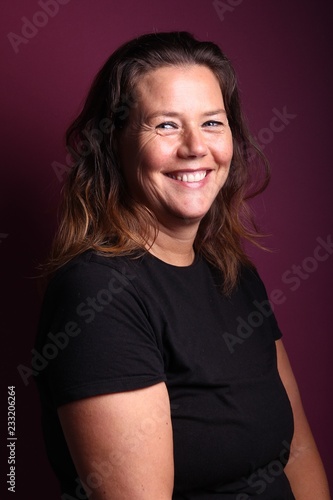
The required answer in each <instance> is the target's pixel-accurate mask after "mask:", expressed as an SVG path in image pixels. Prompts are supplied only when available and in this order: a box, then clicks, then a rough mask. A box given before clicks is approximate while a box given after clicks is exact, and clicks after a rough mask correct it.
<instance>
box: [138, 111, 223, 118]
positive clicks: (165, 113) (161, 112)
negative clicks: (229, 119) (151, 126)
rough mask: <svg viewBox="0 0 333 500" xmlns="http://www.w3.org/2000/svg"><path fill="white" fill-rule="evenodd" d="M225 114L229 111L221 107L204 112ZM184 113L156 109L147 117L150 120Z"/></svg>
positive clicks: (206, 114) (213, 114)
mask: <svg viewBox="0 0 333 500" xmlns="http://www.w3.org/2000/svg"><path fill="white" fill-rule="evenodd" d="M221 113H222V114H223V115H225V116H227V112H226V110H225V109H223V108H221V109H215V110H212V111H206V112H205V113H203V116H216V115H219V114H221ZM181 115H182V113H177V112H176V111H163V110H162V111H156V112H155V113H150V114H149V115H148V116H147V119H148V120H151V119H152V118H157V117H159V116H161V117H162V116H166V117H170V118H178V117H180V116H181Z"/></svg>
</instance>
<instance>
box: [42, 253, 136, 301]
mask: <svg viewBox="0 0 333 500" xmlns="http://www.w3.org/2000/svg"><path fill="white" fill-rule="evenodd" d="M134 262H135V261H134V259H130V258H128V257H122V256H116V257H114V256H106V255H102V254H98V253H96V252H94V251H87V252H84V253H83V254H81V255H78V256H77V257H75V258H74V259H72V260H71V261H70V262H68V263H67V264H65V265H64V266H63V267H62V268H61V269H59V270H58V271H57V272H56V274H55V275H54V276H53V277H52V279H51V280H50V282H49V285H48V293H51V292H56V291H57V292H59V291H61V292H65V291H67V292H69V291H71V290H73V289H74V290H76V291H78V290H89V289H91V290H93V289H94V288H96V287H97V288H101V287H103V286H107V287H111V288H112V287H114V286H116V284H117V282H119V283H122V284H123V285H124V284H125V283H126V284H128V283H130V282H131V281H133V280H134V278H135V264H133V263H134Z"/></svg>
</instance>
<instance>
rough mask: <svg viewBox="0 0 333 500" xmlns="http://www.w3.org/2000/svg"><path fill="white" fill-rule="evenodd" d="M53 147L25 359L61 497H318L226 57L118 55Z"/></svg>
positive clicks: (146, 46) (147, 50)
mask: <svg viewBox="0 0 333 500" xmlns="http://www.w3.org/2000/svg"><path fill="white" fill-rule="evenodd" d="M67 140H68V147H69V149H70V151H71V153H72V155H73V157H74V160H75V164H74V166H73V169H72V171H71V173H70V175H69V177H68V180H67V184H66V186H65V189H64V193H63V211H62V219H61V223H60V228H59V232H58V234H57V237H56V239H55V244H54V247H53V253H52V256H51V259H50V262H49V270H51V271H52V272H53V271H55V270H56V273H55V276H54V277H53V278H52V280H51V282H50V284H49V287H48V290H47V293H46V296H45V302H44V306H43V311H42V317H41V326H40V334H39V337H38V340H37V345H36V349H37V351H38V352H43V353H44V354H45V355H46V353H51V352H52V353H53V354H52V355H50V354H49V361H48V364H47V367H46V368H45V369H44V370H42V371H41V372H40V373H39V375H38V376H37V383H38V386H39V389H40V394H41V400H42V406H43V428H44V433H45V440H46V445H47V449H48V453H49V457H50V460H51V463H52V465H53V467H54V470H55V472H56V474H57V475H58V478H59V480H60V483H61V489H62V493H63V496H62V498H86V496H85V495H87V496H88V497H89V498H92V499H94V500H102V499H103V500H104V499H108V500H113V499H115V500H122V499H126V500H127V499H133V500H134V499H135V500H136V499H138V500H141V499H142V500H146V499H147V500H166V499H168V500H170V499H171V498H173V499H175V500H178V499H179V500H180V499H191V500H192V499H193V500H194V499H199V500H208V499H213V498H216V499H217V498H218V499H225V500H226V499H234V500H243V499H247V498H260V499H273V498H274V499H281V500H282V499H283V500H288V499H293V498H297V499H302V500H306V499H311V500H313V499H316V500H325V499H328V498H329V493H328V486H327V481H326V478H325V473H324V470H323V466H322V463H321V461H320V458H319V455H318V451H317V449H316V446H315V443H314V440H313V437H312V435H311V432H310V429H309V427H308V424H307V421H306V417H305V415H304V412H303V409H302V405H301V401H300V397H299V394H298V390H297V385H296V382H295V379H294V377H293V374H292V371H291V368H290V365H289V362H288V358H287V355H286V353H285V350H284V348H283V345H282V341H281V333H280V331H279V329H278V326H277V323H276V320H275V318H274V315H273V313H272V310H271V309H270V306H269V303H268V301H267V295H266V292H265V288H264V286H263V284H262V282H261V280H260V278H259V276H258V274H257V272H256V270H255V268H254V266H253V264H252V263H251V262H250V260H249V259H248V257H247V256H246V254H245V253H244V250H243V248H242V242H243V240H244V239H247V240H250V241H255V238H256V236H257V235H256V230H255V226H254V227H253V230H252V229H251V218H250V216H249V211H248V210H247V207H246V203H245V199H246V198H249V197H250V196H254V195H255V194H257V193H258V192H260V191H261V190H263V189H264V187H265V186H266V185H267V182H268V177H269V175H268V166H267V162H266V161H265V159H264V157H263V155H262V154H261V153H260V151H259V150H258V148H256V146H255V145H254V144H253V142H252V140H251V137H250V135H249V132H248V131H247V129H246V126H245V123H244V119H243V118H242V113H241V109H240V102H239V97H238V92H237V87H236V79H235V75H234V72H233V69H232V67H231V65H230V62H229V61H228V59H227V58H226V57H225V56H224V55H223V54H222V53H221V51H220V49H219V48H218V47H217V46H216V45H214V44H212V43H209V42H199V41H197V40H195V39H194V38H193V37H192V36H191V35H189V34H188V33H184V32H180V33H178V32H177V33H159V34H150V35H144V36H142V37H140V38H138V39H135V40H132V41H130V42H128V43H126V44H125V45H123V46H122V47H120V48H119V49H118V50H117V51H116V52H115V53H114V54H113V55H112V56H111V57H110V59H109V60H108V61H107V62H106V64H105V65H104V67H103V68H102V70H101V71H100V73H99V74H98V75H97V77H96V79H95V82H94V84H93V86H92V88H91V91H90V93H89V96H88V98H87V101H86V104H85V106H84V109H83V111H82V112H81V114H80V115H79V117H78V118H77V120H76V121H75V122H74V123H73V125H72V126H71V128H70V129H69V131H68V135H67ZM52 346H53V349H52ZM54 346H56V347H57V348H55V347H54ZM51 358H52V359H51ZM79 477H80V480H79ZM81 486H83V487H84V488H85V492H86V493H84V492H83V490H82V488H81ZM66 495H67V496H66Z"/></svg>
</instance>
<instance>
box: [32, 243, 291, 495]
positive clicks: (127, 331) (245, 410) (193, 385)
mask: <svg viewBox="0 0 333 500" xmlns="http://www.w3.org/2000/svg"><path fill="white" fill-rule="evenodd" d="M280 337H281V333H280V331H279V328H278V325H277V323H276V320H275V317H274V314H273V312H272V310H271V308H270V305H269V302H268V300H267V294H266V291H265V288H264V285H263V283H262V281H261V279H260V278H259V276H258V274H257V272H256V271H254V270H252V269H245V268H243V269H242V272H241V277H240V281H239V285H238V287H237V289H236V290H235V291H234V292H233V293H232V295H231V296H230V297H226V296H224V295H223V294H222V292H221V275H220V272H219V271H218V270H216V269H215V268H213V267H212V266H211V265H209V264H208V263H207V261H206V260H205V259H203V258H200V257H197V258H196V260H195V262H194V263H193V264H192V265H191V266H188V267H176V266H172V265H169V264H166V263H164V262H162V261H160V260H159V259H157V258H155V257H153V256H152V255H150V254H146V255H144V256H143V257H139V258H135V259H134V258H127V257H105V256H101V255H97V254H96V253H94V252H86V253H84V254H82V255H81V256H79V257H78V258H76V259H74V260H73V261H71V262H70V263H69V264H67V265H66V266H65V267H64V268H63V269H62V270H60V271H59V272H58V273H57V275H56V276H55V277H54V278H53V279H52V281H51V283H50V285H49V287H48V290H47V292H46V295H45V300H44V305H43V308H42V314H41V321H40V330H39V335H38V338H37V342H36V346H35V347H36V352H37V353H38V355H35V356H37V357H36V359H35V362H34V363H33V365H34V369H36V367H37V366H39V368H38V370H39V374H38V375H37V377H36V381H37V384H38V387H39V391H40V395H41V402H42V418H43V430H44V436H45V441H46V447H47V451H48V455H49V459H50V461H51V464H52V466H53V468H54V470H55V472H56V474H57V476H58V478H59V481H60V483H61V488H62V492H65V493H67V494H68V495H69V497H68V498H78V499H81V498H84V497H83V496H82V490H80V492H79V481H78V475H77V473H76V471H75V467H74V465H73V462H72V460H71V457H70V455H69V452H68V449H67V446H66V442H65V439H64V436H63V434H62V430H61V426H60V423H59V419H58V417H57V407H58V406H60V405H62V404H65V403H68V402H70V401H74V400H78V399H81V398H86V397H90V396H95V395H99V394H106V393H114V392H121V391H127V390H134V389H138V388H143V387H148V386H150V385H153V384H156V383H158V382H162V381H164V382H165V383H166V386H167V389H168V392H169V397H170V405H171V417H172V426H173V435H174V463H175V487H174V495H173V499H174V500H185V499H187V500H194V499H198V500H212V499H221V500H222V499H223V500H246V499H247V498H258V499H262V500H264V499H269V500H272V499H276V500H279V499H280V500H289V499H293V498H294V497H293V495H292V493H291V489H290V486H289V483H288V480H287V478H286V476H285V474H284V471H283V466H284V465H285V463H286V461H287V459H288V454H289V445H290V442H291V439H292V434H293V420H292V412H291V407H290V403H289V400H288V397H287V395H286V392H285V390H284V387H283V385H282V382H281V380H280V377H279V375H278V371H277V364H276V348H275V340H277V339H279V338H280ZM43 360H44V361H43ZM152 418H154V417H152ZM156 418H157V417H156ZM88 486H89V484H88ZM63 498H66V497H63Z"/></svg>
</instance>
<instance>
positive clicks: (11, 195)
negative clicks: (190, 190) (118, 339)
mask: <svg viewBox="0 0 333 500" xmlns="http://www.w3.org/2000/svg"><path fill="white" fill-rule="evenodd" d="M51 3H53V5H56V6H58V7H59V8H58V7H57V8H58V12H57V13H55V15H53V17H51V15H45V14H44V16H43V15H42V16H41V15H39V14H37V15H36V13H37V12H38V11H39V12H40V11H42V9H41V6H40V5H39V4H38V2H37V1H34V0H14V1H10V0H6V1H5V2H3V3H2V5H3V9H2V10H3V13H4V12H5V14H3V15H2V20H1V47H2V54H1V57H2V62H3V64H2V68H3V69H2V72H3V75H4V76H5V78H2V79H1V93H0V99H1V109H2V111H3V117H2V120H1V141H2V147H1V152H2V165H1V183H0V200H1V204H2V205H3V206H2V208H1V211H0V256H1V288H2V299H1V303H0V312H1V316H0V319H1V335H2V339H5V344H2V349H1V351H2V354H1V366H2V368H3V375H2V377H1V382H2V385H3V391H1V399H2V401H1V408H2V413H3V414H4V416H6V412H5V407H6V399H7V395H6V386H7V385H16V404H17V428H18V431H17V437H18V440H17V448H16V458H17V468H16V477H17V484H16V491H17V493H16V497H15V498H17V499H23V498H34V499H37V500H38V499H45V498H47V499H48V500H53V499H57V498H59V494H58V491H57V483H56V481H55V479H54V477H53V474H52V472H51V471H50V469H49V466H48V463H47V460H46V456H45V454H44V449H43V443H42V439H41V433H40V426H39V409H38V400H37V393H36V389H35V387H34V384H33V383H32V382H31V378H30V379H29V381H30V383H29V384H28V386H25V385H24V384H23V382H22V379H21V378H20V376H19V375H18V372H17V368H16V367H17V365H19V364H23V365H27V364H28V363H29V359H30V349H31V348H32V344H33V341H34V336H35V330H36V323H37V319H38V311H39V307H40V292H39V286H38V283H37V280H36V279H34V276H35V275H36V269H35V267H36V264H37V263H38V262H39V261H40V260H41V259H43V257H44V256H45V254H46V251H47V248H48V246H49V244H50V241H51V237H52V234H53V231H54V227H55V218H56V207H57V202H58V198H59V192H60V189H61V186H62V182H61V175H60V174H59V172H58V175H56V172H55V170H54V162H58V167H59V164H62V165H64V166H66V152H65V149H64V146H63V134H64V130H65V128H66V127H67V125H68V124H69V122H70V120H71V119H72V118H73V117H74V116H75V114H76V113H77V111H78V109H79V106H80V104H81V103H82V101H83V99H84V96H85V94H86V92H87V90H88V87H89V85H90V83H91V80H92V78H93V76H94V75H95V73H96V72H97V70H98V69H99V68H100V66H101V65H102V64H103V62H104V61H105V60H106V58H107V57H108V56H109V54H110V53H111V52H112V51H113V50H114V49H115V48H116V47H117V46H118V45H119V44H120V43H122V42H124V41H126V40H127V39H129V38H131V37H133V36H136V35H138V34H141V33H143V32H150V31H153V30H157V31H162V30H166V31H169V30H188V31H190V32H192V33H193V34H195V35H196V36H197V37H199V38H201V39H207V40H213V41H215V42H217V43H218V44H219V45H220V46H221V47H222V48H223V50H224V51H225V52H226V54H227V55H228V56H229V57H230V58H231V60H232V61H233V63H234V66H235V68H236V71H237V73H238V77H239V84H240V89H241V93H242V100H243V104H244V107H245V111H246V114H247V115H248V118H249V122H250V126H251V128H252V130H253V133H254V135H256V136H257V137H258V140H259V142H261V144H263V145H264V147H265V152H266V153H267V155H268V156H269V159H270V161H271V164H272V172H273V177H272V182H271V184H270V187H269V188H268V190H267V191H266V192H265V194H264V195H263V196H262V197H261V198H260V200H258V201H257V202H256V203H255V207H256V211H257V215H258V219H259V223H260V224H261V226H262V227H263V229H264V230H266V231H267V232H268V233H270V234H272V236H271V237H270V238H268V239H267V240H266V243H267V244H268V245H269V247H270V248H271V249H272V250H273V252H272V253H264V252H261V251H258V250H251V254H252V255H253V257H254V259H255V262H256V264H257V266H258V268H259V271H260V272H261V275H262V277H263V279H264V281H265V283H266V286H267V290H268V293H269V294H271V293H272V290H274V289H278V290H280V292H279V293H280V297H282V300H283V303H281V304H277V305H276V307H275V312H276V315H277V318H278V321H279V324H280V327H281V329H282V330H283V332H284V342H285V345H286V347H287V349H288V352H289V355H290V358H291V361H292V364H293V367H294V371H295V374H296V377H297V379H298V382H299V386H300V390H301V393H302V396H303V402H304V406H305V408H306V412H307V415H308V418H309V421H310V423H311V426H312V429H313V432H314V435H315V437H316V440H317V443H318V446H319V449H320V451H321V454H322V457H323V460H324V463H325V466H326V470H327V474H328V475H329V476H330V481H331V488H332V481H333V479H332V476H333V457H332V422H333V408H332V398H331V394H332V389H331V387H330V385H331V383H330V382H329V380H330V379H331V378H332V368H331V366H332V355H331V352H332V347H333V341H332V335H331V333H332V322H331V308H332V295H331V286H330V285H331V280H332V274H331V273H332V263H333V257H332V255H331V254H328V253H327V251H325V250H321V254H320V255H322V256H325V254H327V256H328V258H327V259H326V260H325V261H324V260H323V261H318V260H316V259H314V257H313V255H314V250H315V248H316V247H317V246H318V242H317V241H316V239H317V238H322V239H323V240H325V241H326V240H327V238H329V237H330V235H332V233H333V231H332V187H331V185H332V173H331V166H332V165H331V161H330V154H331V147H332V142H333V139H332V121H331V117H332V113H331V112H330V109H329V108H330V106H329V105H330V104H331V93H332V88H333V81H332V71H330V66H331V61H332V52H331V47H332V34H331V33H332V30H331V26H332V5H333V4H332V2H331V1H330V0H321V1H318V2H313V1H303V0H294V1H292V2H290V1H289V0H275V1H274V0H270V1H267V0H251V1H250V0H225V2H224V4H225V5H227V6H228V10H226V11H225V12H224V14H223V13H221V12H220V15H219V14H218V12H217V10H216V9H215V7H214V3H213V2H212V1H207V0H195V1H193V0H182V1H180V0H168V1H165V2H157V1H152V0H142V1H140V2H138V1H136V0H122V1H121V2H120V1H107V0H96V1H92V0H62V1H61V5H60V0H59V3H55V0H52V2H51ZM220 3H222V2H220ZM53 10H54V12H55V7H54V6H53ZM22 17H26V18H27V19H28V20H29V21H34V22H35V24H39V25H40V27H38V28H37V30H35V32H32V31H30V32H24V31H23V34H24V35H28V36H30V38H25V40H26V41H27V43H23V42H22V43H19V44H18V45H17V47H16V52H17V53H16V52H15V50H14V47H13V44H14V42H13V43H12V44H11V42H10V40H9V38H8V36H7V35H8V33H10V32H12V33H15V35H19V36H21V37H22V36H23V35H22V28H23V24H24V21H22ZM42 24H45V26H41V25H42ZM30 30H31V28H30ZM17 40H18V39H17ZM274 110H275V111H274ZM283 110H284V111H283ZM277 112H279V113H283V112H286V113H287V114H288V115H290V118H289V119H288V120H285V121H286V122H288V123H284V124H283V122H281V121H277V120H275V121H274V120H272V119H273V117H274V116H276V113H277ZM291 115H292V116H293V117H291ZM52 165H53V166H52ZM331 251H332V250H331ZM295 265H296V266H300V268H299V270H298V271H297V270H296V268H293V266H295ZM299 272H300V273H302V277H299V278H298V282H297V283H296V280H295V276H296V274H295V273H299ZM291 280H292V281H291ZM288 281H289V282H288ZM294 286H295V288H296V286H297V289H296V290H293V288H294ZM282 300H281V302H282ZM2 416H3V415H2ZM4 424H5V422H4ZM4 424H1V425H2V426H1V433H4V437H6V427H5V425H4ZM2 435H3V434H2ZM1 442H2V443H4V441H3V440H2V441H1ZM4 449H5V446H4V445H2V450H1V452H2V453H3V451H4ZM5 452H6V450H5ZM4 455H6V453H4ZM5 458H6V456H4V459H5ZM7 469H8V466H7V465H6V464H3V463H2V464H1V468H0V470H2V471H7ZM6 473H7V472H6ZM2 474H3V473H2ZM1 481H3V476H2V478H1ZM1 489H4V492H5V493H7V494H8V498H9V493H8V491H6V488H5V486H4V484H2V485H1Z"/></svg>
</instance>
